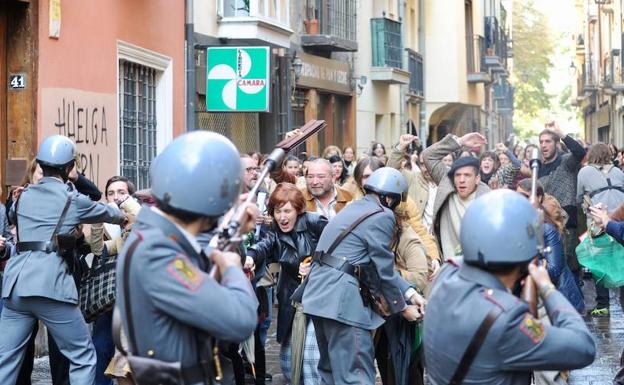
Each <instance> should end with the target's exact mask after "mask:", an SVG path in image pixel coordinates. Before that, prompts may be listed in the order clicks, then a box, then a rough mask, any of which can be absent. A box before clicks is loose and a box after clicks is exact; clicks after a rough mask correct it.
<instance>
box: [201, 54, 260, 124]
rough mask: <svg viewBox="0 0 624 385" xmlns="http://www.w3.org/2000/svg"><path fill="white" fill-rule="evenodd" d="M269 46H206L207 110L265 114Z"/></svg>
mask: <svg viewBox="0 0 624 385" xmlns="http://www.w3.org/2000/svg"><path fill="white" fill-rule="evenodd" d="M269 53H270V50H269V47H209V48H207V52H206V60H207V63H206V68H207V79H206V110H207V111H211V112H268V111H269V109H270V108H269V84H270V77H269V74H270V66H269V62H270V60H269V59H270V57H269Z"/></svg>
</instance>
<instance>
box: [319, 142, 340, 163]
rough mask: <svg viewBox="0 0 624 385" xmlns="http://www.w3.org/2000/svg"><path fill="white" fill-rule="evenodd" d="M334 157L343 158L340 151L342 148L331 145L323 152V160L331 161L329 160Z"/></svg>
mask: <svg viewBox="0 0 624 385" xmlns="http://www.w3.org/2000/svg"><path fill="white" fill-rule="evenodd" d="M334 155H337V156H339V157H341V158H342V151H340V148H339V147H338V146H334V145H330V146H327V147H325V150H323V156H322V158H323V159H327V160H329V158H331V157H332V156H334Z"/></svg>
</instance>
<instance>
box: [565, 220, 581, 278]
mask: <svg viewBox="0 0 624 385" xmlns="http://www.w3.org/2000/svg"><path fill="white" fill-rule="evenodd" d="M578 244H579V240H578V229H576V228H566V233H565V236H564V237H563V250H564V253H565V257H566V262H567V264H568V267H569V268H570V270H572V274H573V275H574V279H575V280H576V283H577V285H579V287H580V286H581V265H580V264H579V262H578V258H577V257H576V246H578Z"/></svg>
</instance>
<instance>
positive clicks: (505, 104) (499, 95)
mask: <svg viewBox="0 0 624 385" xmlns="http://www.w3.org/2000/svg"><path fill="white" fill-rule="evenodd" d="M494 102H495V103H496V110H497V111H498V112H499V113H503V114H504V113H510V112H511V111H513V107H514V106H513V103H514V88H513V87H512V86H511V84H509V82H508V81H507V80H506V79H503V80H502V81H501V82H500V83H499V84H495V85H494Z"/></svg>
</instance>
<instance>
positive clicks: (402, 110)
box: [392, 0, 409, 140]
mask: <svg viewBox="0 0 624 385" xmlns="http://www.w3.org/2000/svg"><path fill="white" fill-rule="evenodd" d="M397 5H398V7H399V20H400V21H401V58H402V60H401V63H402V67H403V68H402V69H404V70H407V69H408V68H409V67H408V63H407V60H405V59H406V57H407V55H406V51H405V47H403V41H405V40H406V39H405V38H406V28H405V24H406V23H405V0H397ZM406 87H407V86H406V85H405V84H401V85H400V86H399V93H400V95H399V116H400V117H399V122H400V123H399V124H400V125H401V127H402V128H401V129H399V133H403V132H405V133H409V132H408V130H407V119H406V116H405V93H406V91H407V89H406ZM392 140H395V139H394V138H392Z"/></svg>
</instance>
